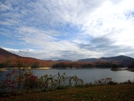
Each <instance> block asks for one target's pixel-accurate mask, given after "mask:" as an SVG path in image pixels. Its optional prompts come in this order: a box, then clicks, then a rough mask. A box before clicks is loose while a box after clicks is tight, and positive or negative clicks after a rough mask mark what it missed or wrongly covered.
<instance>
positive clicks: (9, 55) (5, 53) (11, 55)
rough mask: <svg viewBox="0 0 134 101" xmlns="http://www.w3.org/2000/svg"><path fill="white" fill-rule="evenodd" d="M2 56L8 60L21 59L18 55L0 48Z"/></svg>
mask: <svg viewBox="0 0 134 101" xmlns="http://www.w3.org/2000/svg"><path fill="white" fill-rule="evenodd" d="M0 56H2V57H5V58H8V57H19V56H18V55H16V54H13V53H11V52H8V51H6V50H5V49H2V48H0Z"/></svg>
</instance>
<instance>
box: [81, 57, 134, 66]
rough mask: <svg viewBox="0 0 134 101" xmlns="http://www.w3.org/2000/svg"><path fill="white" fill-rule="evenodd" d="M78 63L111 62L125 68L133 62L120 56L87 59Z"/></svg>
mask: <svg viewBox="0 0 134 101" xmlns="http://www.w3.org/2000/svg"><path fill="white" fill-rule="evenodd" d="M79 61H83V62H96V61H103V62H104V61H105V62H113V63H117V64H122V65H124V66H126V67H128V66H129V65H130V64H131V63H132V62H134V59H133V58H131V57H128V56H124V55H120V56H115V57H102V58H98V59H97V58H88V59H81V60H79Z"/></svg>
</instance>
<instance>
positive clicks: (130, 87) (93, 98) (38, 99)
mask: <svg viewBox="0 0 134 101" xmlns="http://www.w3.org/2000/svg"><path fill="white" fill-rule="evenodd" d="M0 101H134V84H118V85H103V86H88V87H79V88H67V89H62V90H55V91H48V92H43V91H42V92H41V91H40V92H25V93H23V94H17V95H12V96H6V97H1V98H0Z"/></svg>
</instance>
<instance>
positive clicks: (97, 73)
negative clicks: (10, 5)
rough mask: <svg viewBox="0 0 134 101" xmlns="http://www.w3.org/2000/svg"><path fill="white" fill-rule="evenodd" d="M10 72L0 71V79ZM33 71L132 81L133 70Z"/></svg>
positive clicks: (92, 80)
mask: <svg viewBox="0 0 134 101" xmlns="http://www.w3.org/2000/svg"><path fill="white" fill-rule="evenodd" d="M8 72H11V70H9V71H6V72H0V80H2V79H4V78H5V74H6V73H8ZM33 73H34V74H35V75H36V76H38V77H40V76H43V75H45V74H51V75H56V74H57V73H60V74H63V73H66V76H74V75H76V76H77V77H79V78H80V79H83V80H84V83H89V82H92V83H93V82H94V81H95V80H99V79H102V78H112V80H113V81H115V82H124V81H127V80H131V81H134V72H131V71H127V70H122V71H111V70H110V69H96V68H95V69H74V70H72V69H70V70H67V69H65V70H60V69H49V70H33Z"/></svg>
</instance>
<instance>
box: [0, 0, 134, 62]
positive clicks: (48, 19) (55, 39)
mask: <svg viewBox="0 0 134 101" xmlns="http://www.w3.org/2000/svg"><path fill="white" fill-rule="evenodd" d="M133 5H134V1H133V0H118V2H117V1H116V0H92V1H91V0H58V1H55V0H38V1H35V0H17V1H15V0H1V1H0V37H1V38H0V39H1V41H0V43H1V44H0V46H1V47H3V48H6V49H8V50H13V49H16V50H29V56H32V57H36V58H41V59H71V60H77V59H81V58H90V57H102V56H115V55H128V56H131V57H134V52H133V50H134V47H133V45H134V38H133V33H134V6H133Z"/></svg>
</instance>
